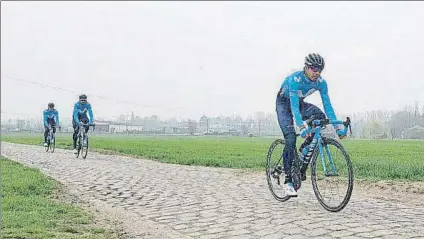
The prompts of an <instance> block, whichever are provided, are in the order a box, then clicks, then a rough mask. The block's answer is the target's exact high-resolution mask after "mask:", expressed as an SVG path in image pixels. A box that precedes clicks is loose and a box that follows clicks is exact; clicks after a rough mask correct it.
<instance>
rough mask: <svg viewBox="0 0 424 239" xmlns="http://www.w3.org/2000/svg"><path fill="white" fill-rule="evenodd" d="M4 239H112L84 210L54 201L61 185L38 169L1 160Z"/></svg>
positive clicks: (109, 233) (1, 158) (0, 158)
mask: <svg viewBox="0 0 424 239" xmlns="http://www.w3.org/2000/svg"><path fill="white" fill-rule="evenodd" d="M0 163H1V180H2V190H1V193H2V215H1V216H2V228H1V235H2V236H1V238H34V239H38V238H63V239H66V238H93V239H96V238H110V236H113V235H112V234H111V232H109V231H107V230H105V229H103V228H96V227H93V226H92V225H91V223H92V222H93V218H92V216H91V215H89V214H88V213H86V212H84V211H83V210H82V209H80V208H77V207H74V206H72V205H69V204H65V203H63V202H60V201H59V200H57V199H54V196H55V193H57V192H58V190H59V184H58V183H57V182H56V181H54V180H52V179H50V178H49V177H47V176H44V175H43V174H42V173H41V172H39V171H38V170H36V169H31V168H28V167H25V166H23V165H21V164H19V163H16V162H14V161H11V160H8V159H6V158H3V157H0Z"/></svg>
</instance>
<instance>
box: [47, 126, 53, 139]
mask: <svg viewBox="0 0 424 239" xmlns="http://www.w3.org/2000/svg"><path fill="white" fill-rule="evenodd" d="M48 129H49V134H48V139H49V140H50V143H51V142H52V139H53V137H54V133H53V127H52V126H51V125H50V124H49V125H48Z"/></svg>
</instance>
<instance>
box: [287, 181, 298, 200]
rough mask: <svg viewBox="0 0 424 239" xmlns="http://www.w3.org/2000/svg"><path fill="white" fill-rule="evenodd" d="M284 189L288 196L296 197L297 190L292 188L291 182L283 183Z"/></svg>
mask: <svg viewBox="0 0 424 239" xmlns="http://www.w3.org/2000/svg"><path fill="white" fill-rule="evenodd" d="M284 190H285V191H286V193H287V195H289V196H290V197H297V192H296V190H295V189H294V186H293V183H286V184H284Z"/></svg>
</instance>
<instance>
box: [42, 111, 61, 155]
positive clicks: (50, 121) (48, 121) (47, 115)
mask: <svg viewBox="0 0 424 239" xmlns="http://www.w3.org/2000/svg"><path fill="white" fill-rule="evenodd" d="M47 107H48V108H47V109H46V110H44V111H43V123H44V147H47V135H48V134H49V127H48V126H49V125H50V126H51V127H52V128H53V133H56V124H57V125H59V112H58V111H57V110H55V108H54V104H53V103H49V104H48V105H47Z"/></svg>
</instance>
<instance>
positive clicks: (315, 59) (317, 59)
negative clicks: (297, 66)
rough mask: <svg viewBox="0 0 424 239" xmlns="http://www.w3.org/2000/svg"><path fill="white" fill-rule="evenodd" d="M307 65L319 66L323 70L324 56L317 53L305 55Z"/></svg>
mask: <svg viewBox="0 0 424 239" xmlns="http://www.w3.org/2000/svg"><path fill="white" fill-rule="evenodd" d="M305 66H308V67H318V68H320V69H321V70H323V69H324V66H325V61H324V58H323V57H322V56H320V55H319V54H317V53H312V54H309V55H307V56H306V57H305Z"/></svg>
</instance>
